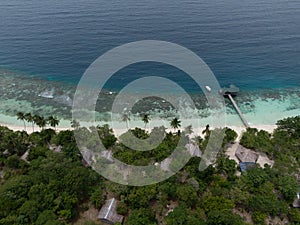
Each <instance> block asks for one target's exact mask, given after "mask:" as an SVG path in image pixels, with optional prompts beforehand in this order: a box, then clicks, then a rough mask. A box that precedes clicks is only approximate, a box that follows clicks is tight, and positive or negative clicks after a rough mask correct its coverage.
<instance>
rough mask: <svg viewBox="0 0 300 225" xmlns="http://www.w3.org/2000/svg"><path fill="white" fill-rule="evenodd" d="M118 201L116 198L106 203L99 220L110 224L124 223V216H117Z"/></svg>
mask: <svg viewBox="0 0 300 225" xmlns="http://www.w3.org/2000/svg"><path fill="white" fill-rule="evenodd" d="M116 209H117V200H116V199H115V198H111V199H109V200H106V201H105V204H104V205H103V206H102V208H101V209H100V211H99V214H98V219H99V220H101V221H102V222H105V223H108V224H115V223H118V222H120V223H122V222H123V219H124V217H123V216H122V215H119V214H117V211H116Z"/></svg>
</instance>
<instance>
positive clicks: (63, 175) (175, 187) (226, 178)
mask: <svg viewBox="0 0 300 225" xmlns="http://www.w3.org/2000/svg"><path fill="white" fill-rule="evenodd" d="M50 119H52V123H53V124H52V125H53V126H56V125H57V121H55V119H53V118H50ZM42 125H43V124H42ZM277 125H278V128H277V129H276V130H275V131H274V133H273V134H270V133H268V132H266V131H259V130H257V129H255V128H249V129H247V131H246V132H244V133H243V135H242V137H241V140H240V143H241V144H242V145H243V146H245V147H247V148H251V149H254V150H255V151H258V152H263V153H266V154H267V155H268V157H269V158H271V159H273V160H274V161H275V164H274V166H273V167H272V168H270V167H269V166H267V165H266V166H265V167H264V168H260V167H259V166H257V167H256V168H253V169H249V170H247V172H246V173H242V174H241V175H239V174H240V173H239V167H238V165H237V164H236V162H235V161H233V160H230V159H229V158H228V157H227V156H226V154H225V150H226V149H227V147H228V146H230V145H231V143H232V142H234V141H235V140H236V138H237V134H236V133H235V132H234V131H233V130H231V129H229V128H226V129H225V134H226V135H225V138H224V141H223V145H222V149H220V152H219V155H218V158H217V161H216V163H215V164H213V165H211V166H209V167H208V168H207V169H206V170H204V171H201V172H200V171H199V170H198V167H199V162H200V160H201V159H200V158H197V157H193V158H191V159H190V161H189V163H188V164H187V165H186V166H185V167H184V168H183V169H182V170H181V171H179V172H178V173H177V174H176V175H174V176H172V177H171V178H169V179H168V180H165V181H163V182H161V183H158V184H154V185H149V186H144V187H132V186H123V185H120V184H116V183H112V182H110V181H108V180H106V179H104V178H102V177H101V176H100V175H98V174H97V173H96V172H94V171H93V170H92V169H91V168H90V167H88V166H87V165H86V164H84V163H83V159H82V156H81V154H80V152H79V150H78V148H77V145H76V142H75V138H74V133H73V131H70V130H66V131H60V132H55V130H53V129H43V130H42V131H41V132H34V133H32V134H30V135H29V134H27V133H26V132H25V131H16V132H14V131H12V130H9V129H8V128H6V127H0V177H1V178H0V225H14V224H16V225H17V224H36V225H42V224H43V225H44V224H47V225H52V224H73V223H74V224H100V222H99V221H96V219H95V220H93V221H92V220H86V221H83V222H82V220H80V217H81V213H83V212H85V211H88V210H90V208H95V209H97V210H99V209H100V208H101V206H102V205H103V204H104V201H105V199H108V198H110V197H115V198H116V199H117V200H118V207H117V212H118V213H119V214H121V215H124V216H125V220H124V224H128V225H143V224H145V225H151V224H153V225H154V224H167V225H176V224H178V225H179V224H182V225H183V224H187V225H198V224H199V225H204V224H209V225H210V224H211V225H218V224H220V225H223V224H224V225H226V224H228V225H235V224H236V225H239V224H241V225H242V224H284V223H288V224H300V213H299V210H298V209H296V208H293V207H292V206H291V205H292V203H293V201H294V199H295V197H296V193H297V191H298V184H299V181H300V180H299V176H298V175H299V169H300V151H299V150H300V117H299V116H298V117H292V118H287V119H284V120H280V121H278V123H277ZM78 126H79V124H78ZM78 126H76V128H77V129H80V128H78ZM91 129H96V130H97V132H98V134H99V136H100V138H101V140H102V142H103V144H104V145H105V147H107V148H109V149H110V150H112V152H113V155H114V157H116V158H118V159H119V160H122V161H123V162H125V163H128V164H133V165H146V164H149V163H153V162H157V161H161V160H163V159H164V158H166V157H167V156H168V155H169V154H170V153H171V152H172V150H173V149H174V148H175V146H176V144H177V142H178V139H179V137H180V135H186V134H185V132H176V130H175V131H174V133H171V132H170V133H166V134H165V138H164V140H163V142H162V143H161V144H160V145H159V146H158V147H157V148H155V149H153V150H152V151H147V152H141V151H132V150H130V149H128V148H127V147H126V146H125V145H123V144H122V143H121V142H119V141H118V140H117V138H116V137H115V135H114V134H113V130H112V129H110V128H109V127H108V125H104V126H98V127H92V128H91ZM207 129H208V130H206V131H205V132H203V134H205V135H204V137H203V136H202V137H203V138H201V137H200V136H198V137H195V138H193V139H191V140H190V141H191V142H192V143H194V144H197V145H198V146H199V148H200V149H201V150H204V149H205V146H206V145H207V140H208V138H209V135H210V131H209V128H207ZM128 132H132V133H133V134H134V135H135V136H136V137H138V138H141V139H145V138H147V137H149V135H150V134H149V133H147V132H146V131H145V130H143V129H140V128H136V129H133V130H130V131H128ZM199 135H200V134H199ZM25 153H28V156H27V158H26V159H24V154H25ZM22 156H23V157H22ZM78 221H81V222H80V223H79V222H78Z"/></svg>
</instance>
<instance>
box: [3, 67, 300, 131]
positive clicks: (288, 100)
mask: <svg viewBox="0 0 300 225" xmlns="http://www.w3.org/2000/svg"><path fill="white" fill-rule="evenodd" d="M0 77H1V83H0V96H1V98H0V105H1V107H0V114H4V115H10V116H15V115H16V113H17V112H19V111H22V112H25V113H27V112H31V113H33V114H39V115H43V116H49V115H56V116H58V117H59V118H65V119H71V112H72V100H73V95H74V91H75V89H76V86H75V85H66V84H63V85H62V83H61V82H57V81H48V80H44V79H38V78H36V77H30V76H28V75H24V74H19V73H15V72H12V71H7V70H1V71H0ZM116 95H117V92H111V91H109V90H104V91H102V92H101V94H100V96H99V101H98V105H97V111H98V113H97V120H99V121H102V122H103V121H110V120H111V119H112V117H111V114H110V111H111V107H112V103H113V101H114V99H115V97H116ZM170 95H171V97H173V98H174V99H176V100H177V101H178V105H179V106H180V109H181V110H183V111H184V112H186V113H185V114H183V115H180V114H178V111H176V110H174V108H173V107H172V106H171V105H170V104H168V103H167V102H165V101H164V100H163V99H158V98H152V99H151V98H150V99H146V100H144V101H139V102H137V103H136V104H135V105H134V107H133V109H132V111H131V112H132V116H131V120H132V121H134V120H137V121H140V116H139V115H140V114H143V113H150V115H151V118H152V119H153V120H154V119H156V120H157V119H159V118H163V119H165V120H169V119H170V118H173V117H175V116H179V117H180V118H181V119H201V120H203V121H206V119H205V118H207V120H208V119H211V118H210V110H209V105H208V104H207V101H206V99H205V97H204V95H202V94H191V98H192V100H193V101H194V103H195V105H196V108H197V109H193V108H189V107H188V106H187V105H185V100H184V99H183V98H182V96H179V95H176V94H170ZM138 96H139V95H138V94H133V93H129V94H127V96H126V98H127V99H130V98H137V97H138ZM126 98H125V99H126ZM235 100H236V102H237V104H238V105H239V107H240V109H241V111H242V112H243V113H244V114H245V117H246V119H247V120H248V122H249V123H250V125H262V124H266V125H272V124H275V123H276V121H277V120H279V119H282V118H285V117H288V116H297V115H300V89H299V88H277V89H263V90H259V91H258V90H256V91H243V90H241V92H240V93H239V94H238V95H237V96H236V97H235ZM225 102H226V112H227V124H228V125H235V126H240V125H241V126H243V124H242V122H241V120H240V119H239V117H238V115H237V114H236V111H235V110H234V108H233V106H232V105H231V103H230V102H229V101H228V99H226V100H225ZM113 119H114V120H117V121H119V122H121V120H122V119H121V115H115V116H114V117H113ZM1 122H2V123H3V122H4V123H5V121H0V123H1ZM207 122H209V121H207ZM203 123H204V122H203ZM202 125H205V124H202Z"/></svg>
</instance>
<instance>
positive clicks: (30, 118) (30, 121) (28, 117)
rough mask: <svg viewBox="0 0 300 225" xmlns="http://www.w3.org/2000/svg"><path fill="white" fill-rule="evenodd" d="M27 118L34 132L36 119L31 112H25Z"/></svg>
mask: <svg viewBox="0 0 300 225" xmlns="http://www.w3.org/2000/svg"><path fill="white" fill-rule="evenodd" d="M25 119H26V121H27V122H28V123H31V125H32V132H34V121H33V116H32V115H31V113H26V114H25Z"/></svg>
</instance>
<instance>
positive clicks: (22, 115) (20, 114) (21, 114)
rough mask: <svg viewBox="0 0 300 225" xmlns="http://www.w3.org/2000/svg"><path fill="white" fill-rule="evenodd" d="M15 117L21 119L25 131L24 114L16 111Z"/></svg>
mask: <svg viewBox="0 0 300 225" xmlns="http://www.w3.org/2000/svg"><path fill="white" fill-rule="evenodd" d="M17 117H18V120H22V121H23V123H24V130H25V131H26V124H25V115H24V113H22V112H18V113H17Z"/></svg>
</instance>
